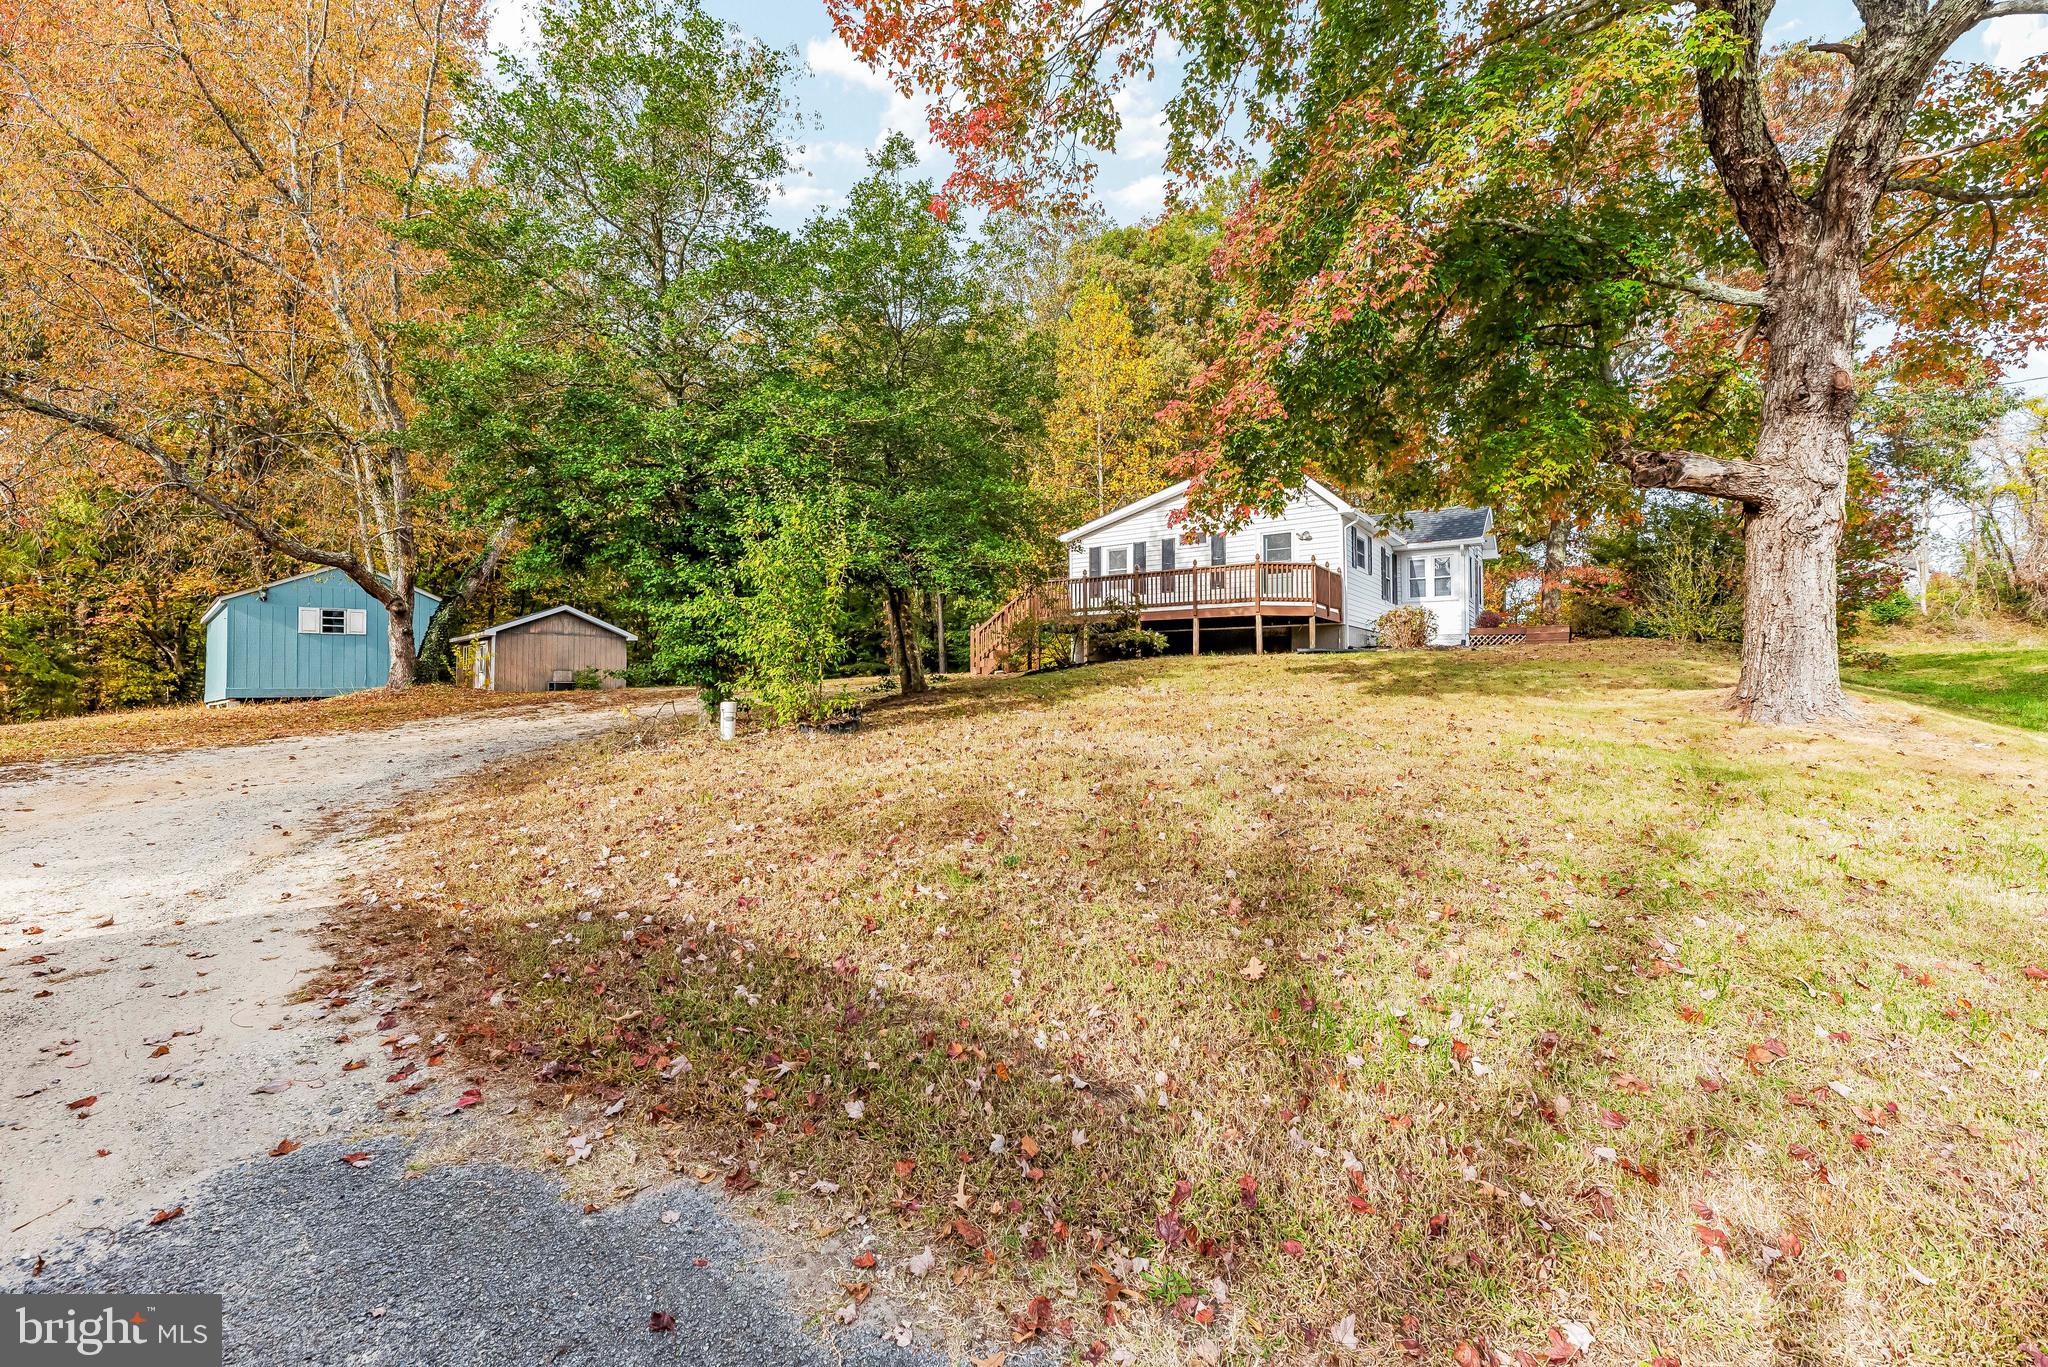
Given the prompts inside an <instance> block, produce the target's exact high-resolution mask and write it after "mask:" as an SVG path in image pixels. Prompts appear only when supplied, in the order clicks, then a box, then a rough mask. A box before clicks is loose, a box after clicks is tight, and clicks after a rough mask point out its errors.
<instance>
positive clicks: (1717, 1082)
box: [1693, 1073, 1722, 1092]
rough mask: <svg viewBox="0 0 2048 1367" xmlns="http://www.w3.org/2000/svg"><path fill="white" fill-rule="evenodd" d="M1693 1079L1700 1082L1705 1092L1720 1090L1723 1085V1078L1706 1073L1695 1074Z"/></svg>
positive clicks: (1701, 1088)
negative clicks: (1709, 1075)
mask: <svg viewBox="0 0 2048 1367" xmlns="http://www.w3.org/2000/svg"><path fill="white" fill-rule="evenodd" d="M1693 1081H1694V1082H1697V1083H1699V1085H1700V1090H1701V1091H1703V1092H1718V1091H1720V1090H1721V1087H1722V1082H1721V1079H1719V1078H1717V1077H1708V1076H1707V1075H1706V1074H1705V1073H1698V1074H1695V1075H1694V1077H1693Z"/></svg>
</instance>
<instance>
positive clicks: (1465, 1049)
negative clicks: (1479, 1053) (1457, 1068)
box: [1451, 1039, 1472, 1063]
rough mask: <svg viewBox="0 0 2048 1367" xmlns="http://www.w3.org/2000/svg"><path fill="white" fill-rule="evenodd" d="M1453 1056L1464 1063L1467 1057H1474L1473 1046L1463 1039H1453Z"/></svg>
mask: <svg viewBox="0 0 2048 1367" xmlns="http://www.w3.org/2000/svg"><path fill="white" fill-rule="evenodd" d="M1451 1057H1452V1058H1454V1059H1456V1060H1457V1061H1458V1062H1460V1063H1463V1062H1464V1061H1465V1060H1466V1059H1468V1058H1471V1057H1472V1046H1471V1045H1469V1044H1467V1043H1465V1041H1463V1040H1461V1039H1454V1040H1452V1041H1451Z"/></svg>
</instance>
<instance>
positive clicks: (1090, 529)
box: [974, 479, 1500, 671]
mask: <svg viewBox="0 0 2048 1367" xmlns="http://www.w3.org/2000/svg"><path fill="white" fill-rule="evenodd" d="M1187 490H1188V485H1187V481H1185V480H1183V481H1182V482H1181V483H1179V484H1175V485H1173V486H1171V487H1170V488H1166V489H1161V490H1160V491H1159V492H1158V493H1156V494H1153V495H1151V496H1150V497H1149V498H1141V499H1139V500H1138V501H1137V502H1135V503H1131V504H1127V505H1125V506H1124V507H1122V508H1118V509H1117V510H1115V511H1114V512H1111V513H1106V514H1104V515H1103V516H1101V517H1098V518H1096V519H1095V520H1094V521H1093V522H1089V523H1086V524H1084V525H1083V526H1079V527H1076V528H1074V529H1073V530H1072V531H1070V532H1067V533H1064V534H1063V535H1062V536H1061V537H1060V541H1061V542H1062V543H1063V544H1064V545H1065V546H1066V550H1067V576H1068V577H1067V579H1066V580H1065V581H1064V582H1063V583H1062V582H1059V581H1055V582H1054V583H1052V584H1048V585H1042V586H1040V587H1039V588H1038V589H1035V590H1031V591H1029V592H1027V593H1024V594H1020V595H1018V597H1017V598H1016V599H1014V600H1012V602H1011V603H1010V604H1008V605H1007V606H1005V607H1004V609H1003V610H1002V611H1001V612H999V613H997V614H996V615H995V616H994V617H991V618H990V619H989V620H988V621H987V622H985V623H983V624H982V625H981V626H980V627H977V628H976V629H975V650H974V656H975V667H976V669H977V671H980V670H982V668H983V665H984V662H986V663H987V667H988V668H990V669H993V668H994V661H995V660H996V659H997V658H998V657H999V656H1000V655H1001V653H1002V650H1003V642H1004V640H1005V639H1006V638H1007V636H1008V635H1009V634H1010V630H1011V628H1012V626H1013V625H1014V623H1015V621H1016V620H1017V619H1018V618H1020V617H1024V616H1053V615H1061V614H1062V613H1064V614H1065V615H1080V616H1083V617H1085V616H1086V615H1088V614H1089V613H1090V612H1096V611H1101V610H1103V609H1105V608H1106V607H1108V606H1109V605H1110V604H1113V603H1119V602H1124V603H1130V602H1135V603H1137V604H1138V605H1139V607H1140V608H1141V610H1142V612H1143V615H1144V618H1145V621H1146V623H1147V625H1150V626H1152V627H1154V628H1156V629H1158V630H1161V631H1164V632H1165V633H1166V634H1167V635H1168V637H1169V639H1171V640H1173V641H1174V643H1175V645H1176V647H1180V646H1185V647H1186V648H1187V649H1190V650H1192V651H1195V652H1199V651H1200V650H1201V649H1202V647H1203V644H1204V640H1205V638H1206V639H1207V641H1208V643H1209V644H1210V646H1211V648H1215V647H1216V646H1232V647H1235V648H1240V649H1241V648H1245V647H1247V646H1248V647H1249V648H1251V649H1253V650H1257V651H1264V650H1266V649H1269V648H1274V649H1287V648H1291V649H1295V650H1338V649H1351V648H1356V647H1359V646H1364V645H1368V644H1370V643H1371V642H1372V639H1373V627H1374V624H1375V623H1376V622H1377V621H1378V620H1379V617H1380V615H1381V614H1382V613H1384V612H1386V611H1387V610H1388V609H1390V608H1393V607H1397V606H1403V605H1407V604H1416V605H1419V606H1421V607H1425V608H1427V609H1429V611H1430V613H1431V615H1432V616H1433V617H1434V618H1435V621H1436V631H1435V634H1434V635H1433V637H1432V638H1431V639H1432V640H1433V642H1435V643H1437V644H1444V645H1451V644H1461V643H1463V642H1464V641H1465V639H1466V637H1467V635H1468V634H1469V633H1470V631H1471V629H1472V623H1473V619H1474V618H1476V617H1477V616H1478V615H1479V612H1480V601H1481V599H1480V593H1481V589H1482V587H1483V585H1484V574H1485V570H1484V565H1485V562H1486V561H1488V560H1493V559H1497V558H1498V557H1499V555H1500V547H1499V545H1498V544H1497V543H1496V542H1495V540H1494V537H1493V510H1492V509H1490V508H1439V509H1434V510H1431V511H1426V512H1409V513H1402V514H1400V515H1399V516H1396V517H1388V518H1384V519H1382V518H1375V517H1373V516H1372V515H1370V514H1368V513H1364V512H1361V511H1360V510H1358V509H1357V508H1354V507H1352V506H1351V504H1349V503H1347V502H1345V501H1344V500H1343V499H1342V498H1340V497H1338V495H1337V494H1335V493H1334V492H1332V491H1331V490H1330V489H1329V488H1327V487H1326V486H1325V485H1323V484H1321V483H1319V482H1318V481H1316V480H1313V479H1311V480H1307V481H1305V482H1304V483H1303V485H1302V487H1301V488H1300V489H1298V490H1296V491H1295V493H1294V494H1293V496H1292V497H1291V498H1289V499H1288V501H1287V504H1286V506H1285V507H1284V508H1282V509H1281V511H1280V512H1279V514H1278V515H1277V516H1273V517H1267V516H1265V515H1263V514H1261V515H1259V516H1256V517H1254V518H1252V519H1251V520H1250V521H1249V522H1247V523H1245V525H1244V526H1242V527H1240V528H1238V529H1237V530H1235V531H1233V532H1230V533H1229V534H1227V535H1218V536H1202V537H1195V536H1191V535H1189V534H1188V533H1186V532H1185V531H1184V529H1183V528H1181V527H1179V526H1177V525H1175V524H1174V523H1173V521H1172V518H1173V515H1174V514H1175V513H1176V512H1178V511H1180V510H1181V509H1182V508H1183V507H1185V506H1186V503H1187ZM1197 571H1200V572H1199V573H1197ZM1282 633H1285V634H1284V635H1282ZM1183 636H1184V638H1185V639H1183Z"/></svg>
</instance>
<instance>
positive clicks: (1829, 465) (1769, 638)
mask: <svg viewBox="0 0 2048 1367" xmlns="http://www.w3.org/2000/svg"><path fill="white" fill-rule="evenodd" d="M1860 256H1861V251H1860V243H1859V244H1858V247H1856V248H1848V247H1846V246H1844V245H1839V244H1838V245H1837V246H1836V247H1835V249H1834V250H1833V251H1828V250H1825V249H1823V250H1820V251H1816V252H1813V253H1812V254H1810V255H1809V254H1807V253H1803V252H1788V253H1787V254H1786V256H1785V257H1784V258H1782V260H1781V263H1780V265H1779V267H1778V269H1777V270H1776V271H1775V272H1774V273H1773V279H1772V282H1771V298H1772V308H1771V311H1770V322H1769V335H1770V342H1771V350H1770V356H1769V360H1768V362H1767V363H1766V369H1765V373H1764V394H1763V410H1762V413H1761V415H1760V423H1759V428H1758V434H1757V444H1756V456H1755V463H1756V465H1757V466H1759V467H1761V469H1762V470H1763V471H1764V472H1765V478H1764V487H1763V489H1762V491H1761V496H1760V497H1758V498H1755V499H1753V500H1750V501H1747V502H1746V503H1745V504H1744V533H1743V534H1744V537H1745V539H1746V542H1747V546H1746V553H1745V566H1744V570H1745V574H1744V583H1745V590H1744V592H1745V597H1744V601H1743V612H1742V677H1741V680H1740V681H1739V682H1738V683H1737V684H1736V686H1735V705H1736V706H1737V707H1738V708H1740V709H1741V711H1742V713H1743V715H1744V716H1746V717H1749V718H1750V719H1751V720H1753V721H1760V722H1772V723H1787V722H1809V721H1818V720H1822V719H1825V718H1829V717H1839V716H1843V715H1845V714H1846V713H1847V712H1848V711H1849V710H1850V709H1849V704H1848V699H1847V697H1846V696H1845V695H1844V694H1843V692H1842V682H1841V658H1840V649H1839V646H1838V638H1837V634H1836V602H1835V597H1836V578H1835V559H1836V554H1837V552H1838V551H1839V550H1840V548H1841V542H1842V525H1843V519H1844V515H1845V512H1846V505H1847V498H1848V489H1849V443H1850V436H1849V413H1850V410H1851V408H1853V407H1854V405H1855V400H1856V382H1855V378H1854V372H1853V369H1852V367H1853V365H1854V357H1853V355H1852V353H1851V350H1850V327H1851V322H1852V319H1853V317H1854V313H1855V308H1856V301H1857V297H1858V279H1857V267H1856V263H1857V261H1858V259H1859V258H1860Z"/></svg>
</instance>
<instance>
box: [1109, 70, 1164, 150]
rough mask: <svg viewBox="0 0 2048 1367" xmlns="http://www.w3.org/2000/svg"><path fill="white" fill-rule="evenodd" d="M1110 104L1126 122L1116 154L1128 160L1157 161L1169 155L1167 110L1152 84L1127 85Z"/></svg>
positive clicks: (1117, 141) (1119, 135) (1119, 133)
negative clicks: (1161, 104) (1162, 107)
mask: <svg viewBox="0 0 2048 1367" xmlns="http://www.w3.org/2000/svg"><path fill="white" fill-rule="evenodd" d="M1110 104H1111V106H1112V107H1113V108H1115V110H1116V112H1117V115H1118V116H1119V117H1120V118H1122V120H1123V128H1122V129H1121V130H1120V131H1119V132H1118V134H1117V139H1116V154H1117V155H1118V156H1119V157H1123V158H1125V159H1126V160H1129V161H1157V160H1158V159H1159V158H1160V157H1161V156H1163V155H1165V153H1166V111H1165V110H1164V109H1161V108H1160V107H1159V101H1158V99H1157V98H1156V97H1155V96H1154V95H1153V93H1152V89H1151V87H1150V85H1143V86H1125V87H1124V88H1123V89H1122V90H1119V91H1117V92H1116V95H1115V96H1114V97H1113V98H1112V99H1111V101H1110Z"/></svg>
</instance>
